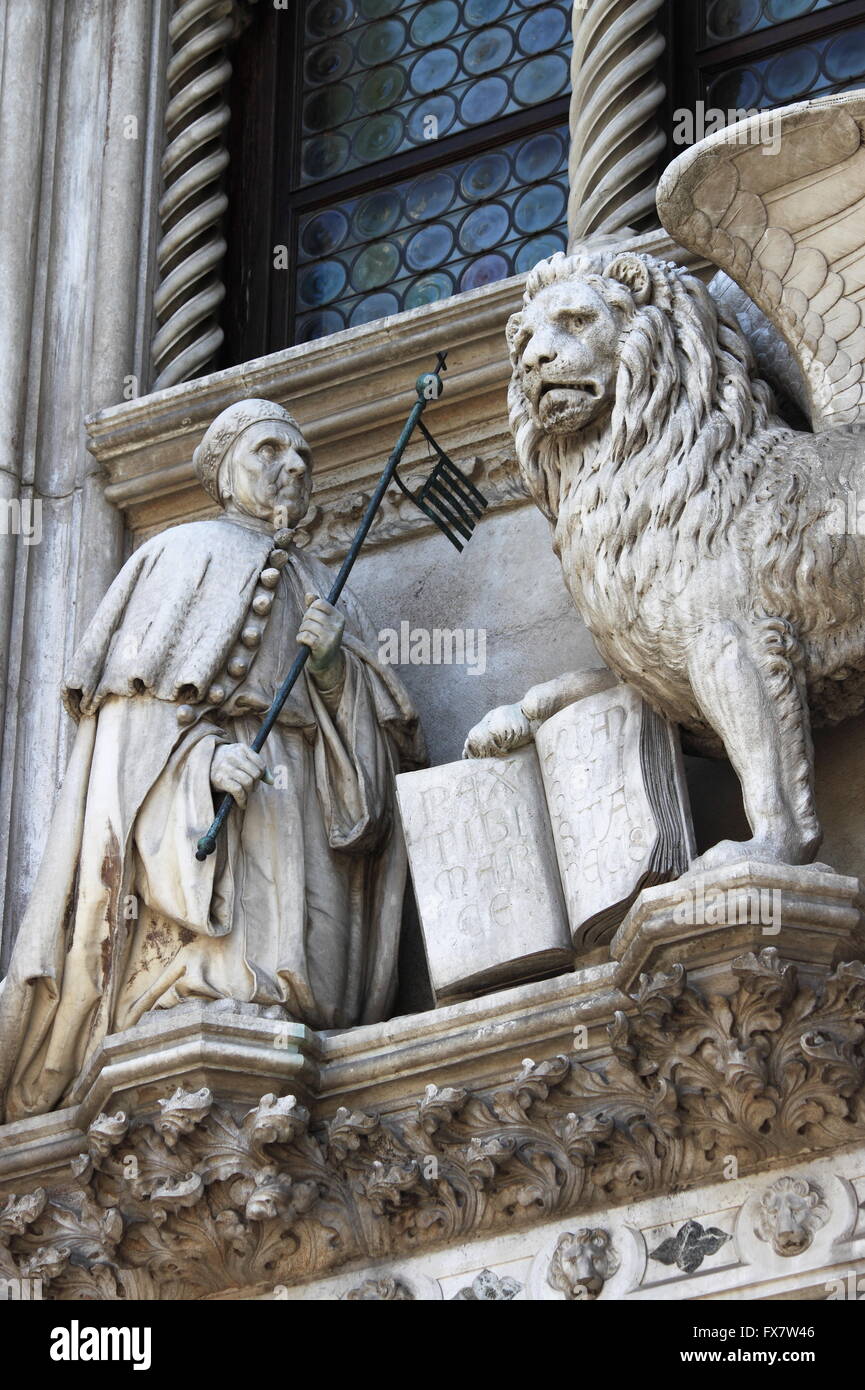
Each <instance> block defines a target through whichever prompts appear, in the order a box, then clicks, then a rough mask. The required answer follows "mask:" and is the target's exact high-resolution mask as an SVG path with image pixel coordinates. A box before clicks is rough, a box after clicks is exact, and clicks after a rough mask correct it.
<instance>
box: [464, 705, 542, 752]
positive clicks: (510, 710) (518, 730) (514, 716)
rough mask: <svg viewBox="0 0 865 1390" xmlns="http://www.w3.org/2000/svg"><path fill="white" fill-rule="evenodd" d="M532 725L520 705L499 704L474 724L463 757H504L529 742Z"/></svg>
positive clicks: (532, 730)
mask: <svg viewBox="0 0 865 1390" xmlns="http://www.w3.org/2000/svg"><path fill="white" fill-rule="evenodd" d="M533 734H534V725H533V724H532V723H531V721H530V720H529V719H527V718H526V716H525V715H524V714H523V711H522V709H521V708H520V706H519V705H499V707H498V709H491V710H490V712H489V714H485V715H484V717H483V719H482V720H481V721H480V723H479V724H475V726H474V728H473V729H472V730H471V731H470V733H469V736H468V738H467V739H466V743H465V747H464V748H463V757H464V758H504V757H506V756H507V754H508V753H512V752H513V751H514V749H515V748H522V747H523V746H524V745H525V744H527V743H531V741H532V736H533Z"/></svg>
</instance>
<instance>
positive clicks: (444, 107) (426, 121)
mask: <svg viewBox="0 0 865 1390" xmlns="http://www.w3.org/2000/svg"><path fill="white" fill-rule="evenodd" d="M456 113H457V104H456V102H455V101H454V99H453V97H449V96H445V95H444V94H442V95H441V96H437V97H425V98H424V99H423V101H419V102H418V104H417V106H415V107H414V108H413V110H412V113H411V115H410V116H409V118H408V133H409V135H410V136H411V138H412V140H413V141H414V142H415V144H416V145H422V144H425V143H426V141H427V140H438V138H439V136H441V135H446V134H447V132H448V131H449V130H450V128H451V126H452V125H453V123H454V119H455V117H456Z"/></svg>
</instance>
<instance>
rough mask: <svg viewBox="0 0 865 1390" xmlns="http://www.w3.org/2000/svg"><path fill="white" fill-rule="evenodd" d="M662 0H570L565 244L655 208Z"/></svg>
mask: <svg viewBox="0 0 865 1390" xmlns="http://www.w3.org/2000/svg"><path fill="white" fill-rule="evenodd" d="M663 3H664V0H575V4H574V18H573V30H574V49H573V58H572V60H571V84H572V86H571V90H572V95H571V152H570V159H569V164H568V175H569V181H570V193H569V197H568V241H569V244H570V245H571V246H573V245H574V244H575V243H576V242H578V241H581V240H583V238H585V237H587V236H589V235H590V234H591V233H593V232H597V233H601V232H617V231H621V230H622V229H623V228H625V227H629V226H631V225H632V224H633V223H634V222H636V221H638V220H639V219H640V218H641V217H645V216H646V215H647V214H650V213H651V212H652V211H653V209H654V206H655V186H656V184H657V161H658V157H659V155H660V154H661V152H662V151H663V149H664V147H665V145H666V140H665V137H664V135H663V133H662V131H661V129H660V127H659V125H658V121H657V114H658V107H659V106H660V104H661V102H662V101H663V99H664V95H665V90H664V85H663V83H662V82H660V81H659V80H658V78H657V76H656V73H655V64H656V63H657V61H658V59H659V58H660V57H661V55H662V53H663V52H664V46H665V45H664V38H663V36H662V34H661V33H660V31H659V29H658V27H657V24H656V23H655V19H656V16H657V13H658V10H659V9H660V8H661V6H662V4H663Z"/></svg>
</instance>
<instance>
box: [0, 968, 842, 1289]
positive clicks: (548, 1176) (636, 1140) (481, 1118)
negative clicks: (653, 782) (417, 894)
mask: <svg viewBox="0 0 865 1390" xmlns="http://www.w3.org/2000/svg"><path fill="white" fill-rule="evenodd" d="M734 971H735V975H736V978H737V987H736V989H735V991H734V993H733V994H732V995H730V996H729V997H722V996H720V995H718V996H707V995H704V994H703V993H702V992H701V991H699V990H698V989H696V988H693V987H692V986H690V985H689V984H688V982H687V980H686V978H685V976H684V972H682V971H675V972H674V973H673V974H672V975H657V976H654V977H652V978H650V979H649V978H647V979H645V980H641V982H640V985H639V987H638V989H637V991H636V992H635V994H634V995H633V998H632V1003H631V1008H630V1009H629V1010H628V1011H627V1013H622V1014H621V1015H620V1016H619V1017H618V1018H617V1020H616V1021H615V1023H614V1024H613V1025H612V1026H611V1030H610V1032H611V1040H612V1047H613V1050H612V1051H611V1052H610V1053H608V1054H607V1055H606V1056H604V1057H599V1058H597V1059H594V1060H592V1061H591V1062H589V1063H585V1062H581V1061H580V1060H578V1058H577V1056H576V1055H574V1056H571V1057H554V1058H548V1059H546V1060H544V1061H542V1062H540V1063H535V1062H531V1061H527V1062H525V1063H524V1064H523V1066H522V1068H521V1069H520V1071H519V1072H518V1074H517V1075H516V1076H515V1077H514V1079H513V1081H512V1082H510V1083H509V1084H508V1085H506V1086H500V1087H498V1088H496V1089H495V1090H494V1091H493V1092H491V1093H490V1092H482V1091H481V1092H471V1091H468V1090H464V1089H462V1088H453V1087H445V1088H442V1089H436V1088H435V1087H428V1088H427V1090H426V1092H425V1093H424V1094H423V1095H422V1096H421V1097H420V1098H419V1099H418V1100H417V1102H416V1104H415V1106H414V1108H413V1110H411V1111H409V1112H408V1113H396V1114H391V1113H388V1114H387V1115H375V1114H369V1113H366V1112H363V1111H350V1110H348V1109H345V1108H343V1109H340V1110H338V1111H337V1112H336V1114H335V1115H334V1116H333V1117H332V1118H331V1119H330V1120H329V1121H327V1122H326V1123H324V1124H321V1123H318V1124H316V1123H315V1122H314V1121H311V1120H310V1117H309V1115H308V1114H307V1112H306V1110H305V1109H304V1107H303V1106H302V1105H300V1104H299V1102H298V1101H297V1100H296V1098H295V1097H293V1096H283V1097H280V1098H277V1097H275V1096H273V1095H267V1096H265V1097H263V1099H262V1101H261V1102H260V1104H259V1105H258V1106H256V1107H255V1108H254V1109H253V1110H251V1111H248V1110H247V1111H246V1112H245V1113H244V1112H243V1111H242V1110H239V1111H238V1112H237V1113H235V1111H234V1110H233V1109H232V1107H231V1106H229V1105H226V1104H218V1103H214V1102H213V1100H212V1098H211V1097H210V1095H209V1093H208V1092H202V1091H199V1092H194V1093H188V1092H183V1091H176V1092H175V1093H174V1094H173V1095H172V1096H171V1097H170V1098H168V1099H167V1100H166V1101H165V1102H163V1104H162V1105H161V1106H160V1108H159V1114H158V1116H157V1117H156V1118H153V1117H152V1116H148V1115H145V1114H142V1115H140V1116H137V1117H136V1116H133V1117H132V1118H131V1119H129V1120H128V1121H127V1118H126V1117H125V1116H123V1117H119V1116H115V1117H113V1120H111V1121H107V1120H106V1117H105V1116H100V1117H99V1118H98V1119H97V1121H95V1122H94V1126H93V1127H92V1131H91V1133H90V1134H89V1135H88V1150H89V1152H88V1154H87V1155H85V1156H84V1161H83V1163H80V1164H79V1165H77V1171H76V1175H75V1177H74V1178H73V1180H72V1182H71V1185H68V1186H65V1187H63V1186H61V1187H58V1188H56V1189H53V1188H52V1189H50V1190H48V1191H47V1192H41V1191H40V1190H38V1189H37V1190H36V1191H34V1192H32V1193H29V1194H26V1195H23V1196H20V1197H15V1196H14V1195H13V1196H10V1197H9V1198H7V1200H6V1202H5V1204H4V1205H3V1206H2V1208H0V1259H2V1256H3V1255H4V1254H5V1256H6V1264H5V1265H3V1266H2V1267H3V1269H4V1273H12V1274H15V1273H17V1274H19V1275H23V1273H24V1271H25V1270H28V1269H32V1270H38V1272H39V1276H40V1277H42V1278H43V1279H45V1280H46V1281H50V1292H49V1296H50V1297H56V1298H81V1297H90V1298H93V1297H98V1298H120V1297H139V1296H145V1297H157V1298H180V1299H183V1298H201V1297H207V1296H210V1295H213V1294H217V1293H221V1292H224V1291H225V1290H226V1289H231V1288H244V1287H245V1288H261V1289H263V1290H266V1289H271V1290H272V1289H273V1287H274V1286H275V1285H276V1284H277V1283H282V1284H290V1283H293V1282H299V1281H301V1280H308V1279H310V1278H313V1277H315V1276H316V1275H320V1274H324V1273H326V1272H327V1271H332V1270H334V1269H336V1268H338V1267H339V1266H341V1265H342V1264H344V1263H346V1262H348V1261H359V1260H361V1259H363V1258H367V1259H379V1258H385V1257H390V1256H394V1255H399V1254H405V1253H408V1252H413V1251H416V1250H418V1249H419V1248H423V1247H424V1246H426V1245H430V1244H434V1243H440V1242H444V1241H449V1242H453V1241H456V1240H467V1239H470V1238H471V1237H473V1236H476V1235H481V1234H487V1233H495V1232H496V1231H498V1230H501V1229H505V1228H508V1227H512V1226H513V1223H514V1221H518V1220H539V1219H545V1220H546V1219H549V1218H550V1217H552V1216H558V1215H565V1214H567V1213H571V1212H578V1211H589V1210H592V1209H596V1210H597V1209H599V1208H609V1207H610V1206H611V1205H614V1204H616V1203H621V1202H626V1201H630V1200H633V1199H635V1198H638V1197H642V1196H645V1195H647V1194H651V1193H654V1192H664V1191H670V1190H671V1189H672V1188H674V1187H676V1188H680V1187H682V1186H685V1185H688V1184H694V1183H697V1182H706V1181H712V1180H717V1179H718V1178H720V1177H721V1176H722V1174H723V1166H724V1162H725V1159H726V1158H727V1156H729V1155H730V1154H735V1155H736V1156H737V1160H738V1164H739V1171H740V1173H741V1172H744V1171H746V1170H747V1169H748V1168H749V1167H751V1168H754V1167H756V1166H757V1165H759V1164H762V1163H765V1161H766V1160H767V1159H772V1158H777V1157H779V1156H787V1155H789V1156H793V1155H797V1154H801V1153H803V1152H809V1153H813V1152H816V1151H818V1150H820V1149H828V1148H832V1147H835V1146H837V1144H838V1143H839V1142H840V1141H842V1140H843V1141H844V1142H849V1141H850V1140H853V1139H855V1138H857V1137H861V1136H862V1135H863V1134H865V1113H863V1094H862V1092H863V1081H865V968H863V967H862V966H861V965H859V964H854V965H842V966H840V967H839V968H838V969H837V970H836V971H835V972H834V974H833V975H831V976H830V977H829V978H828V979H826V980H824V981H823V982H822V983H821V984H820V985H819V986H817V987H812V986H811V985H809V984H806V983H801V982H799V980H798V979H797V976H796V972H795V970H794V969H793V967H788V966H786V965H785V964H784V963H783V962H781V961H780V960H779V959H778V956H777V953H776V952H775V951H774V950H772V949H769V950H765V951H763V952H761V953H760V955H759V956H756V955H747V956H743V957H741V958H740V959H739V960H738V961H736V962H735V963H734ZM91 1155H92V1157H91ZM794 1198H795V1199H796V1201H795V1202H794ZM800 1198H801V1199H802V1201H801V1202H799V1199H800ZM808 1202H810V1205H808V1206H807V1212H808V1213H810V1215H809V1216H808V1220H809V1221H810V1223H811V1225H812V1226H813V1223H814V1221H816V1220H817V1219H819V1217H820V1215H821V1213H820V1209H819V1202H818V1201H817V1202H811V1200H810V1197H809V1194H807V1193H806V1194H804V1197H803V1194H800V1193H798V1192H793V1191H792V1189H791V1190H790V1192H788V1191H786V1189H785V1191H784V1192H781V1191H780V1189H779V1194H778V1198H777V1203H776V1205H777V1207H778V1209H779V1211H780V1212H781V1216H782V1218H783V1217H785V1216H786V1214H787V1213H788V1212H789V1210H790V1209H791V1208H792V1207H793V1206H795V1205H796V1203H799V1205H801V1206H802V1209H803V1210H804V1209H805V1206H806V1205H807V1203H808ZM768 1219H769V1218H768V1216H767V1220H768ZM773 1219H774V1218H773ZM803 1219H804V1218H803ZM768 1229H769V1228H768V1226H767V1232H768ZM783 1229H784V1228H783V1222H782V1235H781V1237H779V1239H780V1240H782V1241H783V1240H788V1242H789V1240H790V1239H793V1238H791V1237H785V1236H784V1235H783ZM586 1232H588V1233H589V1235H588V1236H585V1233H586ZM591 1233H592V1228H591V1227H588V1226H587V1227H584V1228H581V1232H579V1233H578V1235H576V1236H572V1237H571V1245H570V1246H569V1247H568V1249H567V1250H566V1251H565V1252H564V1255H563V1258H564V1259H566V1260H570V1261H577V1263H579V1259H578V1257H581V1251H580V1250H579V1249H578V1248H577V1246H578V1245H579V1244H580V1243H583V1244H585V1242H586V1240H589V1243H591V1239H595V1237H592V1234H591ZM769 1238H771V1236H769ZM575 1242H576V1244H575ZM596 1244H597V1240H596ZM7 1266H8V1269H7ZM612 1268H613V1262H612V1259H611V1260H610V1261H608V1262H607V1264H606V1265H605V1269H606V1273H603V1271H601V1269H600V1268H598V1269H597V1270H595V1275H597V1278H601V1277H602V1275H603V1277H604V1278H605V1277H607V1276H608V1274H609V1273H610V1272H612ZM106 1269H108V1270H109V1271H110V1273H109V1274H106ZM562 1277H563V1278H564V1277H565V1275H564V1274H563V1275H562ZM568 1277H570V1275H568ZM575 1278H576V1276H575ZM577 1282H579V1280H577ZM595 1283H597V1279H596V1280H595ZM145 1287H146V1288H148V1289H150V1290H152V1292H150V1293H147V1294H144V1295H141V1294H140V1293H138V1292H136V1290H139V1289H142V1288H145ZM593 1287H594V1286H593Z"/></svg>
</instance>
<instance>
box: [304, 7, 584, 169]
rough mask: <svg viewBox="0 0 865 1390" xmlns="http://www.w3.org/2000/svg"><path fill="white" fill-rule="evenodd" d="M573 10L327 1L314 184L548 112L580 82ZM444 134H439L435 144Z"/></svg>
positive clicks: (307, 109) (316, 81) (314, 64)
mask: <svg viewBox="0 0 865 1390" xmlns="http://www.w3.org/2000/svg"><path fill="white" fill-rule="evenodd" d="M570 7H571V6H570V0H554V3H550V0H521V2H520V3H513V0H462V3H457V0H421V3H419V4H405V3H402V2H401V0H315V3H313V4H312V5H310V6H309V7H308V10H307V14H306V28H305V44H304V64H303V138H302V146H301V177H302V181H303V182H304V183H313V182H315V181H317V180H320V179H327V178H333V177H334V176H335V175H336V174H341V173H344V172H345V171H347V170H350V169H356V168H359V167H361V166H363V165H369V164H374V163H376V162H377V161H378V160H381V159H387V158H388V157H389V156H391V155H395V154H398V153H399V152H401V151H403V150H408V149H412V148H416V147H418V146H424V145H425V144H427V143H428V142H429V140H430V138H434V139H440V138H442V137H443V136H446V135H454V134H457V133H458V132H460V131H465V130H471V129H475V128H477V127H479V126H484V125H486V124H487V123H489V122H490V121H494V120H497V119H498V118H499V117H501V116H506V115H509V114H511V113H513V112H515V111H520V110H522V109H525V108H526V107H533V106H537V105H539V104H540V103H541V102H544V101H549V100H551V99H552V98H553V97H556V96H560V95H561V94H562V93H563V92H564V91H566V89H567V86H568V82H569V77H570V74H569V68H568V49H569V43H570ZM433 132H434V134H433Z"/></svg>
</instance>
